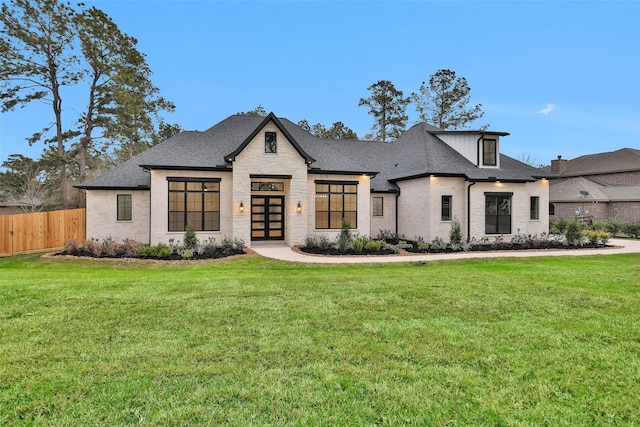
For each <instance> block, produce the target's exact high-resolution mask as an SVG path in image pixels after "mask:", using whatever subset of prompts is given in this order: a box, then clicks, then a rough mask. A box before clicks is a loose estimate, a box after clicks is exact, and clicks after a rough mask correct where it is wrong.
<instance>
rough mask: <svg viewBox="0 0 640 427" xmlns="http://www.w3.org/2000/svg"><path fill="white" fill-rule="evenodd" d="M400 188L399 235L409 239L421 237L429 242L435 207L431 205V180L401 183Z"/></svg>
mask: <svg viewBox="0 0 640 427" xmlns="http://www.w3.org/2000/svg"><path fill="white" fill-rule="evenodd" d="M398 186H399V187H400V197H399V198H398V234H404V235H405V236H406V237H407V238H408V239H414V238H416V237H418V236H421V237H423V238H424V239H425V240H428V238H429V236H430V235H431V229H430V225H431V222H430V217H431V216H433V213H432V210H433V206H431V205H430V203H429V202H430V198H431V187H430V185H429V178H417V179H412V180H409V181H400V182H398Z"/></svg>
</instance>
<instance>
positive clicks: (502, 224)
mask: <svg viewBox="0 0 640 427" xmlns="http://www.w3.org/2000/svg"><path fill="white" fill-rule="evenodd" d="M511 196H512V194H511V193H485V205H484V206H485V212H484V218H485V221H484V232H485V234H511Z"/></svg>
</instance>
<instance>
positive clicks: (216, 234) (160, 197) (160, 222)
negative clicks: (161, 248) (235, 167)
mask: <svg viewBox="0 0 640 427" xmlns="http://www.w3.org/2000/svg"><path fill="white" fill-rule="evenodd" d="M168 177H180V178H219V179H220V231H198V232H196V235H197V237H198V239H199V240H200V241H203V240H207V239H208V238H209V237H213V238H215V239H216V241H217V242H220V241H221V240H222V239H223V238H224V237H232V236H233V227H232V222H231V220H230V219H231V209H232V208H231V200H232V192H233V190H232V188H233V187H232V185H233V183H232V179H231V173H230V172H214V171H188V170H160V169H156V170H152V171H151V244H157V243H161V242H162V243H167V242H168V241H169V239H175V240H176V241H178V240H180V241H182V240H183V238H184V231H169V184H168V181H167V178H168ZM238 203H239V202H238Z"/></svg>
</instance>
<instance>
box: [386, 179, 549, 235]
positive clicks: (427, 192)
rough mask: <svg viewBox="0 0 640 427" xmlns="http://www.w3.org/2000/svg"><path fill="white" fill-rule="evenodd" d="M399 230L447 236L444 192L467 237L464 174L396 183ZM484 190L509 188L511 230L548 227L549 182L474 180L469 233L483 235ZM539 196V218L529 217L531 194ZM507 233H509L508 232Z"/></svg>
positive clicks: (448, 223) (539, 230)
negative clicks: (457, 176)
mask: <svg viewBox="0 0 640 427" xmlns="http://www.w3.org/2000/svg"><path fill="white" fill-rule="evenodd" d="M398 185H399V187H400V189H401V193H400V198H399V199H398V233H399V234H404V235H405V236H406V237H407V238H409V239H414V238H416V237H418V236H420V237H422V238H424V239H425V240H427V241H431V240H433V239H434V238H436V237H440V238H442V239H444V240H445V241H448V240H449V231H450V230H451V221H441V200H442V196H443V195H449V196H452V210H453V217H457V218H458V220H459V221H460V225H461V228H462V234H463V236H464V237H465V238H466V237H467V221H468V219H467V187H468V186H469V183H468V182H466V181H465V180H464V179H463V178H447V177H435V176H431V177H427V178H418V179H413V180H409V181H401V182H399V183H398ZM485 192H512V193H513V196H512V200H511V202H512V212H511V230H512V233H511V234H517V233H522V234H540V233H543V232H544V233H546V232H548V228H549V210H548V206H549V182H548V181H547V180H538V181H536V182H534V183H498V182H496V183H477V184H474V185H473V186H472V187H471V210H470V213H471V233H470V235H471V237H473V238H475V239H476V240H479V239H481V238H482V237H490V238H493V237H495V235H485V232H484V231H485V195H484V193H485ZM531 196H538V197H539V198H540V219H539V220H531V219H529V209H530V197H531ZM509 236H510V235H509ZM506 237H508V236H506Z"/></svg>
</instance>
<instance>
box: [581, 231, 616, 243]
mask: <svg viewBox="0 0 640 427" xmlns="http://www.w3.org/2000/svg"><path fill="white" fill-rule="evenodd" d="M581 235H582V237H584V238H585V239H587V240H588V241H589V244H590V245H591V246H604V245H606V244H607V242H608V241H609V238H610V237H611V236H610V235H609V233H607V232H606V231H602V230H583V231H582V233H581Z"/></svg>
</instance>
